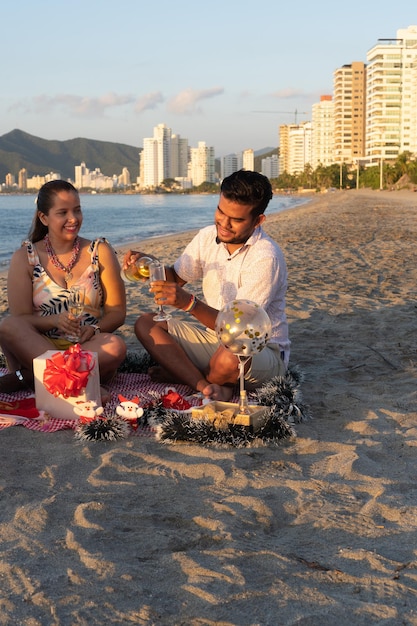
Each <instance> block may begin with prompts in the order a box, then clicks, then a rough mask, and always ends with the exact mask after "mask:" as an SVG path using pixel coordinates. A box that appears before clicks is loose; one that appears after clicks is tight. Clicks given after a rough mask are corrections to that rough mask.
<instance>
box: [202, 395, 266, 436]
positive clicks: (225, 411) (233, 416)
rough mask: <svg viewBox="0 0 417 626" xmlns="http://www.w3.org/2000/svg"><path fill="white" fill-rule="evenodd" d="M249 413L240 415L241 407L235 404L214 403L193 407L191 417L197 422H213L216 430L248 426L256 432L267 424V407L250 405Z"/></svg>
mask: <svg viewBox="0 0 417 626" xmlns="http://www.w3.org/2000/svg"><path fill="white" fill-rule="evenodd" d="M248 410H249V413H248V414H244V413H239V405H238V404H234V403H233V402H219V401H217V400H216V401H213V402H209V403H208V404H203V406H199V407H193V408H192V411H191V417H192V418H193V419H195V420H198V419H206V420H210V421H211V422H213V424H214V426H215V427H216V428H220V429H221V428H227V427H228V426H229V425H230V426H246V427H248V428H250V429H251V430H253V431H254V432H256V431H257V430H259V429H260V428H261V426H262V425H263V424H264V423H265V420H266V416H267V413H268V407H267V406H259V405H257V404H250V405H249V406H248Z"/></svg>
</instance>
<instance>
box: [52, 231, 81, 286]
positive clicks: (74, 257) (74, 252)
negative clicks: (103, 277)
mask: <svg viewBox="0 0 417 626" xmlns="http://www.w3.org/2000/svg"><path fill="white" fill-rule="evenodd" d="M44 242H45V249H46V252H47V253H48V257H49V259H50V261H51V263H52V265H54V266H55V267H56V268H57V269H59V270H61V271H63V272H65V282H66V283H67V284H68V282H69V281H70V280H71V278H72V272H71V270H72V268H73V267H74V265H75V264H76V262H77V259H78V255H79V254H80V239H79V237H76V238H75V239H74V245H73V246H72V254H71V259H70V262H69V263H68V265H67V266H65V265H64V264H63V263H61V261H60V260H59V259H58V257H57V255H56V253H55V250H54V249H53V247H52V245H51V242H50V239H49V236H48V235H45V237H44Z"/></svg>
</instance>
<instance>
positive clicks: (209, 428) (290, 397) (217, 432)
mask: <svg viewBox="0 0 417 626" xmlns="http://www.w3.org/2000/svg"><path fill="white" fill-rule="evenodd" d="M301 378H302V376H301V374H300V372H298V371H297V370H292V371H289V372H287V374H286V376H284V377H279V376H277V377H275V378H272V379H271V380H270V381H268V382H267V383H265V384H264V385H263V386H262V387H260V388H259V389H258V390H257V391H256V392H255V393H254V394H253V396H252V398H254V400H255V401H256V402H257V403H258V404H260V405H263V406H267V407H269V408H268V411H267V414H266V419H265V422H264V424H263V426H262V427H261V428H260V429H259V430H258V431H256V432H253V431H252V429H250V428H247V427H245V426H235V425H229V427H228V428H226V429H218V428H216V427H215V426H214V424H213V422H212V421H211V420H205V419H200V420H195V419H193V418H192V417H191V416H190V415H189V414H185V415H184V414H178V413H175V412H174V411H166V412H165V414H161V413H159V414H156V415H155V414H154V415H153V416H152V415H149V416H148V419H150V420H151V421H152V422H153V423H154V425H157V438H158V439H159V441H161V442H163V443H176V442H177V441H178V442H180V441H189V442H193V443H199V444H202V445H215V446H233V447H236V448H244V447H248V446H252V445H261V444H262V443H263V444H277V443H278V442H279V441H280V440H282V439H285V438H289V437H295V436H296V432H295V430H294V427H293V424H294V423H299V422H301V421H304V420H305V419H308V418H310V417H311V415H310V411H309V409H308V407H307V406H306V405H305V404H304V403H303V402H302V398H301V392H300V389H299V385H300V382H301ZM158 422H159V424H158Z"/></svg>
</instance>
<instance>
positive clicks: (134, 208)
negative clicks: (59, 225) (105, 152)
mask: <svg viewBox="0 0 417 626" xmlns="http://www.w3.org/2000/svg"><path fill="white" fill-rule="evenodd" d="M35 197H36V196H35V195H33V196H31V195H2V194H0V220H1V235H2V236H1V238H0V270H5V269H7V266H8V264H9V260H10V257H11V255H12V253H13V252H14V251H15V250H16V249H17V248H18V247H19V246H20V244H21V242H22V241H23V239H26V237H27V234H28V231H29V228H30V225H31V222H32V219H33V216H34V213H35ZM217 202H218V195H217V194H215V195H196V194H192V195H177V194H175V195H165V194H164V195H122V194H109V195H106V194H96V195H90V194H81V207H82V210H83V215H84V221H83V225H82V230H81V234H82V235H83V236H84V237H87V238H94V237H99V236H101V237H106V238H107V239H108V240H109V241H110V243H111V244H112V245H113V246H114V247H118V246H120V247H121V246H125V245H129V244H130V243H133V242H136V241H140V240H142V239H149V238H151V237H158V236H161V235H172V234H175V233H180V232H185V231H188V230H194V229H197V228H202V227H203V226H207V225H208V224H212V223H213V216H214V211H215V209H216V206H217ZM305 202H306V199H305V198H301V197H299V196H291V195H282V196H280V195H274V197H273V199H272V200H271V202H270V204H269V206H268V209H267V211H266V215H268V214H272V213H278V212H280V211H283V210H286V209H290V208H292V207H294V206H298V205H300V204H303V203H305Z"/></svg>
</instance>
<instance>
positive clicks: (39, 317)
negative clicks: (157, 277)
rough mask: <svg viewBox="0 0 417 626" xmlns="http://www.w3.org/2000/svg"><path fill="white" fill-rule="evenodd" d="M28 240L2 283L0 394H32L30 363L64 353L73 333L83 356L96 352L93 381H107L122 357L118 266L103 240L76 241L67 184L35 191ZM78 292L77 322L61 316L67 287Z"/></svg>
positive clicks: (73, 197)
mask: <svg viewBox="0 0 417 626" xmlns="http://www.w3.org/2000/svg"><path fill="white" fill-rule="evenodd" d="M36 205H37V208H36V211H35V216H34V219H33V223H32V227H31V230H30V232H29V238H28V240H27V241H25V242H23V244H22V247H21V248H19V250H17V251H16V252H15V253H14V254H13V256H12V259H11V262H10V268H9V273H8V279H7V292H8V302H9V311H10V315H9V316H8V317H6V318H5V319H3V320H2V322H1V323H0V345H1V347H2V350H3V352H4V355H5V357H6V359H7V363H8V367H9V370H10V373H9V374H6V375H5V376H2V377H0V393H12V392H14V391H19V390H21V389H25V388H26V387H31V388H33V386H34V381H33V367H32V363H33V359H34V358H35V357H37V356H39V355H40V354H42V353H43V352H46V350H53V349H54V348H56V349H58V350H66V349H67V348H68V347H69V346H70V345H71V344H72V343H73V342H72V341H70V340H68V339H67V337H68V336H71V335H74V334H76V335H77V334H78V337H79V339H78V343H80V344H82V347H83V349H84V350H89V351H92V352H97V354H98V362H99V370H100V380H101V382H102V383H106V381H109V380H110V379H111V378H112V376H113V375H114V373H115V371H116V369H117V367H118V366H119V365H120V363H121V362H122V361H123V360H124V358H125V356H126V345H125V343H124V341H123V339H122V338H121V337H118V336H116V335H114V334H112V333H113V331H115V330H116V329H117V328H119V326H121V325H122V324H123V322H124V320H125V316H126V294H125V289H124V285H123V281H122V279H121V276H120V266H119V262H118V260H117V257H116V255H115V253H114V251H113V249H112V248H111V246H110V245H109V244H108V243H107V242H106V241H105V240H104V239H96V240H94V241H90V240H88V239H84V238H82V237H79V236H78V233H79V231H80V228H81V224H82V221H83V215H82V211H81V206H80V198H79V195H78V192H77V190H76V189H75V187H74V186H73V185H71V183H68V182H66V181H64V180H54V181H51V182H48V183H46V184H45V185H43V187H41V189H40V191H39V194H38V197H37V200H36ZM73 285H79V286H82V287H84V288H85V307H84V313H83V315H82V317H81V325H80V321H77V320H74V319H71V318H70V316H69V312H68V296H69V288H70V287H71V286H73Z"/></svg>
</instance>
